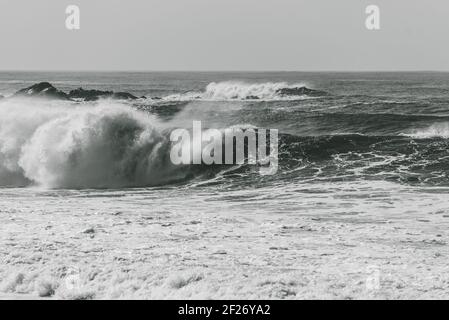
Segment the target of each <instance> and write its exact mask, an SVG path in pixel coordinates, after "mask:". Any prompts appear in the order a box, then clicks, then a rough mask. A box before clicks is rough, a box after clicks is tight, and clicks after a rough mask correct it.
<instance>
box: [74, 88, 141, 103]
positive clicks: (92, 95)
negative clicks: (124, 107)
mask: <svg viewBox="0 0 449 320" xmlns="http://www.w3.org/2000/svg"><path fill="white" fill-rule="evenodd" d="M69 98H70V99H82V100H84V101H95V100H98V99H100V98H102V99H105V98H111V99H117V100H135V99H137V97H136V96H134V95H132V94H131V93H128V92H113V91H102V90H84V89H83V88H78V89H75V90H72V91H70V92H69Z"/></svg>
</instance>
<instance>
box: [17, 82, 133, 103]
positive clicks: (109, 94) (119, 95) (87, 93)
mask: <svg viewBox="0 0 449 320" xmlns="http://www.w3.org/2000/svg"><path fill="white" fill-rule="evenodd" d="M13 96H14V97H42V98H48V99H60V100H83V101H96V100H98V99H106V98H110V99H117V100H135V99H138V98H137V97H136V96H134V95H132V94H131V93H128V92H113V91H102V90H85V89H83V88H78V89H75V90H72V91H70V92H69V94H67V93H65V92H63V91H60V90H58V89H56V88H55V87H54V86H52V85H51V84H50V83H48V82H40V83H37V84H34V85H32V86H31V87H28V88H25V89H22V90H19V91H17V92H16V93H15V94H14V95H13Z"/></svg>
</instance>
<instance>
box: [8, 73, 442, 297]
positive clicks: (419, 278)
mask: <svg viewBox="0 0 449 320" xmlns="http://www.w3.org/2000/svg"><path fill="white" fill-rule="evenodd" d="M41 81H48V82H50V83H51V84H53V85H54V86H55V87H56V88H57V89H58V90H60V91H62V92H64V93H66V94H68V93H69V92H70V91H71V90H77V89H78V88H79V87H82V88H84V89H95V90H104V91H114V92H128V93H131V94H132V95H133V96H135V97H136V99H129V100H120V99H112V98H110V97H109V98H105V97H100V98H99V99H97V100H95V101H82V99H80V100H71V99H66V100H64V99H62V100H61V99H50V98H48V97H42V96H40V97H35V96H31V97H14V94H15V92H17V91H18V90H21V89H23V88H27V87H29V86H32V85H33V84H35V83H38V82H41ZM448 86H449V76H448V75H447V74H445V73H438V74H433V73H429V74H427V73H419V74H414V73H406V74H402V73H384V74H383V73H380V74H372V73H351V74H345V73H328V74H327V73H168V74H165V73H102V74H94V73H74V74H71V73H32V74H28V73H0V94H1V95H3V96H5V98H3V99H1V100H0V246H1V247H2V248H4V250H1V251H0V298H17V299H20V298H32V299H54V298H62V299H105V298H113V299H129V298H139V299H151V298H161V299H202V298H205V299H220V298H221V299H223V298H225V299H226V298H243V299H248V298H249V299H265V298H273V299H306V298H331V299H363V298H367V299H379V298H411V299H417V298H445V297H447V292H446V291H447V290H446V289H445V287H446V284H447V282H448V281H449V279H448V276H447V274H449V273H448V272H446V271H447V259H446V257H447V255H448V254H449V249H448V242H449V231H448V230H449V228H448V227H449V205H448V203H449V201H448V200H449V199H448V191H449V177H448V175H447V174H448V168H449V152H448V150H449V149H448V140H447V139H448V137H449V133H448V132H449V109H448V105H449V95H448V92H447V87H448ZM304 87H306V88H307V90H306V89H301V88H304ZM59 97H65V96H63V95H61V94H59ZM194 120H195V121H201V122H202V124H203V126H204V128H215V129H220V130H223V129H226V128H234V127H237V128H254V129H257V128H266V129H278V130H279V170H278V172H277V174H276V175H273V176H262V175H260V174H259V171H258V168H257V167H255V166H248V165H236V166H208V165H199V166H190V165H186V166H175V165H173V164H172V163H171V161H170V158H169V153H170V147H171V144H170V141H169V135H170V132H171V130H173V129H174V128H190V127H191V126H192V121H194Z"/></svg>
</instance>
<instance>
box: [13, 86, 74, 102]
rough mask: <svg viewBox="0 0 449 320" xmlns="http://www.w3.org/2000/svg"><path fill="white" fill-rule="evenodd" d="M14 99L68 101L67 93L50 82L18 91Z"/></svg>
mask: <svg viewBox="0 0 449 320" xmlns="http://www.w3.org/2000/svg"><path fill="white" fill-rule="evenodd" d="M14 97H42V98H47V99H60V100H68V99H69V97H68V96H67V94H66V93H64V92H62V91H59V90H58V89H56V88H55V87H53V86H52V85H51V84H50V83H48V82H40V83H37V84H34V85H32V86H31V87H28V88H25V89H22V90H19V91H17V92H16V93H15V94H14Z"/></svg>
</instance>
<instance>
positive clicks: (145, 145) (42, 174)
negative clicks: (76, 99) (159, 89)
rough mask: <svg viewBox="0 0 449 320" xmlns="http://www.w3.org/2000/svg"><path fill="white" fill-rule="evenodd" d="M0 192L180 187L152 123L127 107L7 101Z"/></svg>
mask: <svg viewBox="0 0 449 320" xmlns="http://www.w3.org/2000/svg"><path fill="white" fill-rule="evenodd" d="M0 110H1V111H0V112H1V116H0V184H1V185H3V186H5V185H14V186H26V185H30V184H36V185H40V186H44V187H49V188H59V187H64V188H114V187H135V186H149V185H158V184H163V183H167V182H170V181H175V180H177V179H182V178H183V174H182V172H180V171H179V170H177V168H175V167H173V165H171V162H170V161H169V159H167V157H168V154H169V151H167V150H168V149H169V147H170V144H169V141H168V140H167V137H166V136H165V135H164V134H163V132H162V131H163V129H162V128H161V127H160V125H159V124H158V121H157V119H156V118H155V117H154V116H151V115H149V114H147V113H143V112H139V111H136V110H134V109H132V108H131V107H129V106H126V105H120V104H111V102H108V103H107V105H106V103H105V102H102V103H98V104H96V105H89V106H85V105H84V106H80V105H74V104H71V103H62V102H57V103H56V102H48V101H47V102H46V101H34V102H33V103H32V105H31V104H30V101H28V102H23V101H8V103H4V104H2V105H1V106H0Z"/></svg>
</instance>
